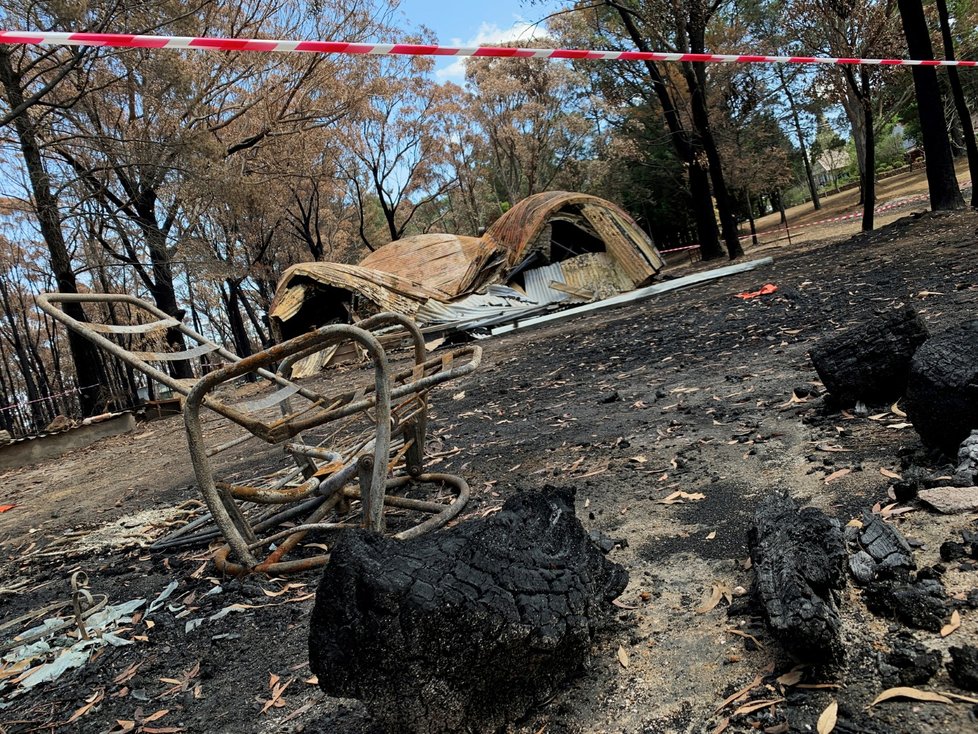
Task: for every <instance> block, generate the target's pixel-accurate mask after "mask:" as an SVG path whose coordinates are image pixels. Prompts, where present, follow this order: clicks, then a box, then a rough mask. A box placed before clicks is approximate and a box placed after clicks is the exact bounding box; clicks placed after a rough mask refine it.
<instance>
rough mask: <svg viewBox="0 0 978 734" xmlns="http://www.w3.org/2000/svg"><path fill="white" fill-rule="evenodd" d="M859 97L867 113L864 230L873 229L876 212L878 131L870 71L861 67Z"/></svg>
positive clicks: (870, 230)
mask: <svg viewBox="0 0 978 734" xmlns="http://www.w3.org/2000/svg"><path fill="white" fill-rule="evenodd" d="M859 90H860V95H859V99H860V101H861V102H862V103H863V109H864V110H865V114H866V174H865V176H863V224H862V230H863V232H872V231H873V215H874V214H875V213H876V212H875V209H876V131H875V130H873V96H872V93H871V91H870V88H869V71H868V70H867V69H866V67H865V66H861V67H859Z"/></svg>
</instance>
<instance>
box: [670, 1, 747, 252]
mask: <svg viewBox="0 0 978 734" xmlns="http://www.w3.org/2000/svg"><path fill="white" fill-rule="evenodd" d="M699 15H700V13H699V5H698V4H695V3H694V4H693V6H692V8H691V15H690V24H689V30H690V34H689V42H690V51H691V52H692V53H696V54H702V53H705V52H706V20H707V19H706V18H701V17H699ZM683 72H684V76H685V77H686V86H687V87H688V88H689V96H690V104H691V106H692V108H693V124H694V125H695V127H696V132H697V134H698V137H699V139H700V140H701V141H702V145H703V150H704V152H705V153H706V159H707V160H708V161H709V163H710V180H711V181H712V182H713V198H714V199H716V203H717V213H719V215H720V229H721V231H722V232H723V242H724V244H725V245H726V246H727V255H728V256H729V257H730V259H731V260H734V259H736V258H738V257H741V256H742V255H743V254H744V250H743V248H742V247H741V246H740V234H739V233H738V231H737V218H736V216H734V204H733V198H732V197H731V196H730V191H729V190H728V188H727V182H726V180H725V179H724V176H723V162H722V161H721V160H720V151H719V150H718V148H717V144H716V139H715V138H714V137H713V128H712V126H711V125H710V113H709V109H708V108H707V105H706V86H707V84H706V66H705V64H689V63H686V64H683Z"/></svg>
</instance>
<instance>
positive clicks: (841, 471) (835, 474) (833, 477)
mask: <svg viewBox="0 0 978 734" xmlns="http://www.w3.org/2000/svg"><path fill="white" fill-rule="evenodd" d="M851 471H852V469H836V470H835V471H834V472H832V473H831V474H829V475H828V476H827V477H825V483H826V484H828V483H829V482H834V481H835V480H836V479H842V477H844V476H845V475H846V474H848V473H849V472H851Z"/></svg>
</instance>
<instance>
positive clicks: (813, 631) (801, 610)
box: [747, 494, 846, 662]
mask: <svg viewBox="0 0 978 734" xmlns="http://www.w3.org/2000/svg"><path fill="white" fill-rule="evenodd" d="M747 543H748V546H749V547H750V555H751V560H752V562H753V567H754V573H755V574H756V590H757V594H758V596H759V599H760V602H761V604H762V606H763V609H764V616H765V618H766V620H767V623H768V626H769V627H770V629H771V632H772V634H773V635H774V637H775V638H776V639H777V640H778V642H780V643H781V646H782V647H783V648H784V649H785V651H786V652H788V653H789V654H790V655H792V656H793V657H795V658H798V659H800V660H806V661H818V662H829V661H832V660H835V659H837V658H839V657H840V655H841V645H840V643H839V626H840V619H839V610H838V606H837V604H838V598H837V597H838V592H839V591H841V590H842V588H843V587H844V585H845V559H846V548H845V540H844V539H843V536H842V531H841V529H840V528H839V523H838V522H837V521H836V520H834V519H832V518H830V517H828V516H827V515H826V514H825V513H823V512H822V511H821V510H817V509H815V508H814V507H805V508H803V509H801V510H799V509H798V507H797V505H795V503H794V501H793V500H792V499H791V498H790V497H788V496H787V495H783V494H774V495H770V496H768V497H767V498H765V499H764V500H763V501H762V502H761V504H760V506H759V507H758V509H757V513H756V514H755V516H754V521H753V524H752V525H751V527H750V529H749V531H748V537H747Z"/></svg>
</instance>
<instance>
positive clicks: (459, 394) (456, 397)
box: [452, 390, 465, 400]
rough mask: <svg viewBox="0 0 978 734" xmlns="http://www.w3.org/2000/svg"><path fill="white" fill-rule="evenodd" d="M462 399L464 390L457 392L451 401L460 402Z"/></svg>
mask: <svg viewBox="0 0 978 734" xmlns="http://www.w3.org/2000/svg"><path fill="white" fill-rule="evenodd" d="M464 397H465V390H462V392H457V393H455V394H454V395H452V400H461V399H462V398H464Z"/></svg>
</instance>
